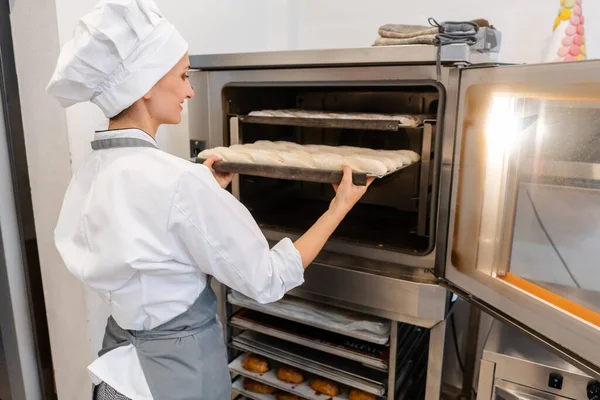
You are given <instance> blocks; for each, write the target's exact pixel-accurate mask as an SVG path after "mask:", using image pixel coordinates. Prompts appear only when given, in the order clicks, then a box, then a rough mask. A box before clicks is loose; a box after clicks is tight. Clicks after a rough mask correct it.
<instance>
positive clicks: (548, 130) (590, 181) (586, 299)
mask: <svg viewBox="0 0 600 400" xmlns="http://www.w3.org/2000/svg"><path fill="white" fill-rule="evenodd" d="M457 91H458V98H459V102H458V106H457V109H456V135H455V136H454V137H452V136H453V135H445V136H446V137H445V138H444V151H443V161H442V187H441V205H440V220H439V224H440V225H439V226H440V227H444V226H447V227H448V232H447V235H443V234H440V235H438V236H440V237H439V238H438V242H437V245H438V246H437V251H438V253H437V260H438V264H437V266H436V272H437V274H438V276H439V277H440V279H441V281H442V282H443V284H445V285H446V286H447V287H448V288H450V289H451V290H452V291H454V292H456V293H458V294H461V295H463V296H464V297H465V298H467V299H468V300H469V301H471V302H472V303H474V304H476V305H478V306H479V307H481V308H483V309H484V310H485V311H487V312H489V313H491V314H492V315H494V316H495V317H499V318H502V319H504V320H505V321H508V322H511V323H513V324H515V325H518V326H519V327H521V328H522V329H524V330H526V331H527V332H529V333H530V334H532V335H533V336H535V337H536V338H538V339H539V340H541V341H543V342H545V343H546V344H547V345H548V346H550V347H551V348H553V349H554V350H556V351H557V352H559V353H560V354H561V355H562V356H563V357H564V358H566V359H568V361H569V362H571V363H573V364H574V365H576V366H577V367H579V368H580V369H582V370H584V371H586V372H588V373H590V374H591V375H592V376H595V377H600V61H585V62H574V63H555V64H546V65H528V66H509V67H489V68H468V69H463V70H462V71H461V72H460V85H459V87H458V89H457ZM450 112H451V113H452V110H450Z"/></svg>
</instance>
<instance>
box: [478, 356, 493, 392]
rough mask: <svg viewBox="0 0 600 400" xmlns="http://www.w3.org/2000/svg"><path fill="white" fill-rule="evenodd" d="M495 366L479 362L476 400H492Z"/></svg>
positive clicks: (487, 362) (488, 362)
mask: <svg viewBox="0 0 600 400" xmlns="http://www.w3.org/2000/svg"><path fill="white" fill-rule="evenodd" d="M495 373H496V364H495V363H493V362H491V361H487V360H481V364H480V366H479V383H478V384H477V400H492V399H493V397H492V396H493V394H494V377H495Z"/></svg>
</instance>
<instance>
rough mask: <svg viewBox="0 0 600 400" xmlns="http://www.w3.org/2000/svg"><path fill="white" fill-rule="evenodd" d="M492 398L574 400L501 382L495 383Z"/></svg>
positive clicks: (505, 399) (508, 399)
mask: <svg viewBox="0 0 600 400" xmlns="http://www.w3.org/2000/svg"><path fill="white" fill-rule="evenodd" d="M494 398H495V399H498V400H575V399H571V398H570V397H563V396H559V395H556V394H553V393H548V392H544V391H542V390H537V389H533V388H530V387H527V386H523V385H517V384H515V383H511V382H506V381H502V380H498V381H496V390H495V395H494Z"/></svg>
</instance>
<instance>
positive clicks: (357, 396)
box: [348, 389, 377, 400]
mask: <svg viewBox="0 0 600 400" xmlns="http://www.w3.org/2000/svg"><path fill="white" fill-rule="evenodd" d="M348 399H349V400H377V396H375V395H374V394H371V393H366V392H363V391H362V390H358V389H352V390H350V395H349V396H348Z"/></svg>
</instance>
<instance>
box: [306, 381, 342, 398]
mask: <svg viewBox="0 0 600 400" xmlns="http://www.w3.org/2000/svg"><path fill="white" fill-rule="evenodd" d="M310 387H311V388H313V389H314V390H315V391H316V392H318V393H322V394H324V395H327V396H331V397H334V396H337V395H338V394H340V385H338V384H337V383H335V382H332V381H330V380H328V379H323V378H315V379H313V380H312V381H311V382H310Z"/></svg>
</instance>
